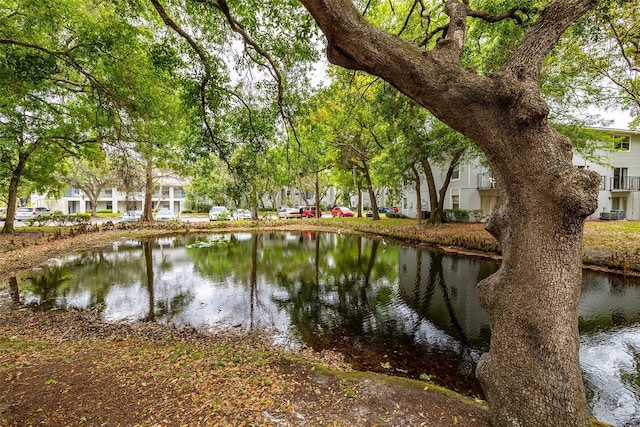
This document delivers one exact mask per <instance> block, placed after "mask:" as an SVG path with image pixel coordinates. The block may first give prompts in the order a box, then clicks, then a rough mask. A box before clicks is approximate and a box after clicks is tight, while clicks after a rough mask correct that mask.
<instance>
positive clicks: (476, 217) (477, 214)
mask: <svg viewBox="0 0 640 427" xmlns="http://www.w3.org/2000/svg"><path fill="white" fill-rule="evenodd" d="M469 218H470V219H471V221H473V222H480V221H482V209H474V210H472V211H469Z"/></svg>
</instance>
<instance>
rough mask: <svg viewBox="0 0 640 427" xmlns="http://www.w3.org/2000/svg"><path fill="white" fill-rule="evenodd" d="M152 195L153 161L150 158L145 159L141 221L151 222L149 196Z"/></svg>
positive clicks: (151, 212)
mask: <svg viewBox="0 0 640 427" xmlns="http://www.w3.org/2000/svg"><path fill="white" fill-rule="evenodd" d="M152 194H153V160H152V159H151V157H149V158H148V159H147V164H146V167H145V185H144V207H143V209H142V218H140V220H141V221H148V222H151V221H153V206H152V200H151V196H152Z"/></svg>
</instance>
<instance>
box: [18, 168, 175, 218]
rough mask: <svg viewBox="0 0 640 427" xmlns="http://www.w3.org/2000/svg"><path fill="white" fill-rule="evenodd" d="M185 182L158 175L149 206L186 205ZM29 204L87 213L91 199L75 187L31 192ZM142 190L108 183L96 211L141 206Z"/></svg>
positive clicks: (163, 207)
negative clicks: (54, 195)
mask: <svg viewBox="0 0 640 427" xmlns="http://www.w3.org/2000/svg"><path fill="white" fill-rule="evenodd" d="M184 186H185V182H184V181H182V180H181V179H179V178H176V177H162V178H159V179H158V182H157V184H156V187H155V190H154V192H153V194H152V196H151V200H152V205H153V209H171V210H172V211H174V212H182V211H183V210H184V209H186V194H185V190H184ZM30 203H31V205H33V206H46V207H48V208H49V209H50V210H51V211H61V212H62V213H64V214H74V213H90V212H91V202H90V201H89V199H88V198H87V196H86V195H85V194H84V192H82V191H81V190H80V189H78V188H68V189H67V191H66V192H65V193H64V195H63V196H62V197H61V198H59V199H51V198H48V196H47V195H44V194H37V193H34V194H32V195H31V200H30ZM143 203H144V193H143V192H136V193H133V194H132V193H129V194H127V193H126V192H123V191H120V190H118V188H116V187H108V188H105V189H104V190H102V192H101V193H100V197H99V198H98V206H97V210H98V211H111V212H113V213H122V212H125V211H127V210H132V209H137V210H142V205H143Z"/></svg>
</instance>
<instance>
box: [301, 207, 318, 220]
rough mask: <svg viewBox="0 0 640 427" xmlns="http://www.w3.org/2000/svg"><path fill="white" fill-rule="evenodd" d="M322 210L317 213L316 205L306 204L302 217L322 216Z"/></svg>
mask: <svg viewBox="0 0 640 427" xmlns="http://www.w3.org/2000/svg"><path fill="white" fill-rule="evenodd" d="M321 216H322V211H318V212H317V214H316V207H315V206H305V207H303V208H302V218H320V217H321Z"/></svg>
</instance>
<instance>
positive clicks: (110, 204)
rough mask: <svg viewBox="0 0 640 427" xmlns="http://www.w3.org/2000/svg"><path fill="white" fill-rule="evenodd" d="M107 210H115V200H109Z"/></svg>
mask: <svg viewBox="0 0 640 427" xmlns="http://www.w3.org/2000/svg"><path fill="white" fill-rule="evenodd" d="M107 210H108V211H113V202H107Z"/></svg>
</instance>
